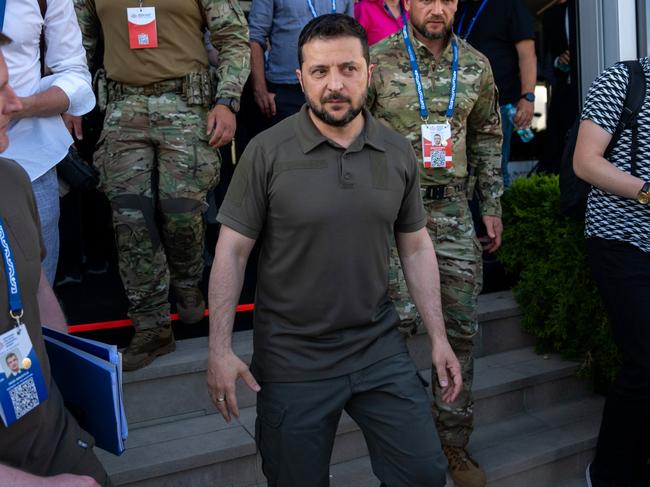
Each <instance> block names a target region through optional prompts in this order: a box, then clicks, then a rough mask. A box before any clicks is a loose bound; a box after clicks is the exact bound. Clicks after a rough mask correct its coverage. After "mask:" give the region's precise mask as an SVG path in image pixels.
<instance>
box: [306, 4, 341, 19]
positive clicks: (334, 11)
mask: <svg viewBox="0 0 650 487" xmlns="http://www.w3.org/2000/svg"><path fill="white" fill-rule="evenodd" d="M307 6H308V7H309V10H310V11H311V16H312V17H314V18H316V17H318V14H317V13H316V7H314V1H313V0H307ZM331 13H333V14H335V13H336V0H332V12H331Z"/></svg>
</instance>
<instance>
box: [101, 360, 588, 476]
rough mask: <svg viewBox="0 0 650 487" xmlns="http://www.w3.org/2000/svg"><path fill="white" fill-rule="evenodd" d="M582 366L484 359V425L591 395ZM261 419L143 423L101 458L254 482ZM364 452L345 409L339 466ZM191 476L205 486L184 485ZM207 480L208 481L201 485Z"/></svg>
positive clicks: (199, 416) (479, 394) (479, 416)
mask: <svg viewBox="0 0 650 487" xmlns="http://www.w3.org/2000/svg"><path fill="white" fill-rule="evenodd" d="M576 368H577V365H576V364H575V363H573V362H567V361H563V360H561V359H560V358H558V357H555V356H551V357H548V358H545V357H543V356H539V355H536V354H535V353H534V351H533V350H532V348H527V349H522V350H515V351H511V352H504V353H501V354H494V355H490V356H488V357H482V358H479V359H477V360H476V364H475V369H476V374H475V375H476V376H475V381H474V396H475V415H476V421H475V423H476V425H477V426H478V427H479V430H480V429H481V428H482V427H483V426H482V425H485V427H486V428H491V427H492V426H491V425H494V424H500V423H495V422H501V421H505V420H507V418H508V417H510V416H513V415H520V414H524V413H525V414H532V413H530V412H532V411H533V412H534V411H537V410H543V409H544V408H546V407H548V406H550V405H553V404H556V403H557V402H558V401H559V400H560V398H561V399H562V400H567V399H571V398H578V397H584V396H585V395H586V394H587V390H586V388H585V387H584V386H583V385H582V384H581V383H580V382H579V381H578V380H577V379H576V378H575V377H574V374H575V371H576ZM425 374H426V372H425ZM254 419H255V407H254V406H249V407H245V408H244V409H243V410H242V416H241V419H240V422H235V423H231V424H229V425H228V424H226V423H225V422H224V421H223V419H222V418H221V416H220V415H218V414H214V413H213V414H206V412H205V411H193V412H189V413H186V414H183V415H177V416H171V417H167V418H163V419H156V420H150V421H146V422H139V423H136V424H132V430H131V437H130V438H129V441H128V443H127V451H126V452H125V453H124V455H123V456H122V457H119V458H117V457H114V456H113V455H109V454H102V455H101V459H102V461H103V462H104V463H105V466H106V468H107V470H108V471H109V473H110V474H111V476H112V478H113V481H114V483H116V484H117V485H130V484H131V483H137V485H138V486H148V485H152V486H153V485H214V486H216V487H218V486H219V485H224V486H227V485H237V486H244V485H251V484H253V483H254V482H256V481H258V480H259V479H260V478H262V477H260V475H261V473H260V470H259V465H258V463H259V459H258V458H257V457H256V456H255V445H254V440H253V436H254ZM525 424H526V425H528V424H529V423H525ZM533 426H534V425H533ZM503 427H504V426H503V424H501V426H500V428H503ZM496 432H497V433H499V431H498V428H497V431H496ZM499 434H500V433H499ZM484 437H485V436H484ZM484 437H482V436H481V435H480V434H479V432H477V434H476V435H475V438H477V440H475V441H478V446H479V447H480V446H481V445H482V443H481V441H484V442H485V441H487V440H484V439H482V438H484ZM488 439H489V435H488ZM489 447H491V445H488V449H489ZM364 455H367V449H366V445H365V442H364V440H363V436H362V434H361V432H360V431H359V428H358V427H357V425H356V424H355V423H354V422H353V421H352V419H351V418H350V417H349V416H347V414H344V415H343V417H342V419H341V423H340V424H339V429H338V432H337V441H336V444H335V447H334V451H333V453H332V463H334V464H337V463H341V462H345V461H348V460H351V459H354V458H358V457H362V456H364ZM188 478H191V479H194V480H193V482H199V483H185V480H184V479H188ZM204 481H205V482H209V484H203V483H200V482H204ZM177 482H180V483H177ZM134 485H135V484H134Z"/></svg>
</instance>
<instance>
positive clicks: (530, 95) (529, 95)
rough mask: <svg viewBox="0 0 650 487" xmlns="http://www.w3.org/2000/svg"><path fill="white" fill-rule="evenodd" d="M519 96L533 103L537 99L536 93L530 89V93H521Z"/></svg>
mask: <svg viewBox="0 0 650 487" xmlns="http://www.w3.org/2000/svg"><path fill="white" fill-rule="evenodd" d="M519 98H523V99H524V100H526V101H529V102H531V103H533V102H534V101H535V93H532V92H530V91H529V92H528V93H524V94H523V95H521V96H520V97H519Z"/></svg>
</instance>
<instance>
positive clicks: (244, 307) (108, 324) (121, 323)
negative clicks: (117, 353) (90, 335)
mask: <svg viewBox="0 0 650 487" xmlns="http://www.w3.org/2000/svg"><path fill="white" fill-rule="evenodd" d="M253 309H255V305H254V304H240V305H238V306H237V308H236V312H237V313H244V312H246V311H253ZM208 313H209V311H208V310H207V309H206V310H205V311H204V312H203V316H208ZM171 319H172V321H178V313H174V314H172V315H171ZM132 325H133V322H132V321H131V320H114V321H100V322H97V323H86V324H83V325H70V326H68V332H69V333H81V332H85V331H98V330H112V329H115V328H127V327H129V326H132Z"/></svg>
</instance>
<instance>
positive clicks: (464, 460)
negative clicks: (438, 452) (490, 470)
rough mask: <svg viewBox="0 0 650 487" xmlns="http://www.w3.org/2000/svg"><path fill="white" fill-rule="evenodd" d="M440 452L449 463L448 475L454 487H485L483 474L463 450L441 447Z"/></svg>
mask: <svg viewBox="0 0 650 487" xmlns="http://www.w3.org/2000/svg"><path fill="white" fill-rule="evenodd" d="M442 450H443V451H444V452H445V456H446V457H447V460H448V461H449V474H450V475H451V478H452V479H453V481H454V485H455V486H456V487H485V485H486V484H487V477H486V476H485V472H484V471H483V469H482V468H481V467H479V465H478V463H476V461H474V459H472V457H470V456H469V453H467V451H466V450H465V448H460V447H457V446H444V445H443V447H442Z"/></svg>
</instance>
